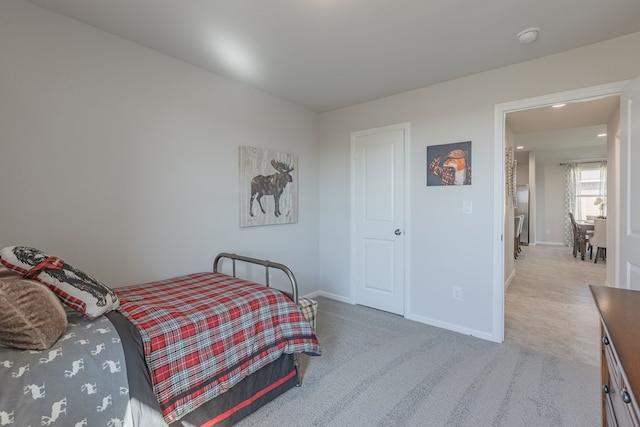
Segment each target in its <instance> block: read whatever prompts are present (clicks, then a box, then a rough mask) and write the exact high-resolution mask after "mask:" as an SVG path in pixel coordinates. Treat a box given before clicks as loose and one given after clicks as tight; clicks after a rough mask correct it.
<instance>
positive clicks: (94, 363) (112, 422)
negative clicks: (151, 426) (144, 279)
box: [0, 311, 132, 427]
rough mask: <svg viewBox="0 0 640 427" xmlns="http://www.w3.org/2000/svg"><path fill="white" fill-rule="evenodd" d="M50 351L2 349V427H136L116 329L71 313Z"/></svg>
mask: <svg viewBox="0 0 640 427" xmlns="http://www.w3.org/2000/svg"><path fill="white" fill-rule="evenodd" d="M67 315H68V320H69V326H68V327H67V330H66V332H65V333H64V334H63V336H62V337H60V339H59V340H58V342H56V343H55V344H54V345H53V346H52V347H51V348H50V349H48V350H43V351H29V350H17V349H14V348H8V347H3V346H0V426H31V427H36V426H64V427H67V426H109V427H120V426H124V425H132V422H131V414H130V413H129V410H128V409H127V408H128V405H127V403H128V401H129V383H128V381H127V371H126V364H125V359H124V353H123V350H122V344H121V342H120V338H119V336H118V333H117V332H116V329H115V328H114V327H113V325H112V324H111V322H110V321H109V319H107V318H106V317H104V316H102V317H99V318H97V319H87V318H85V317H83V316H82V315H81V314H79V313H76V312H72V311H68V312H67Z"/></svg>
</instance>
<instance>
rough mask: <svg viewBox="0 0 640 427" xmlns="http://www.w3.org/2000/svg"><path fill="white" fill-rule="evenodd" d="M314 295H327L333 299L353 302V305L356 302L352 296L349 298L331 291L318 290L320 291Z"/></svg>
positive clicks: (348, 302)
mask: <svg viewBox="0 0 640 427" xmlns="http://www.w3.org/2000/svg"><path fill="white" fill-rule="evenodd" d="M314 295H315V296H319V297H325V298H329V299H333V300H336V301H340V302H344V303H347V304H351V305H353V304H355V303H354V302H353V301H352V300H351V298H347V297H345V296H342V295H338V294H334V293H331V292H325V291H318V292H314Z"/></svg>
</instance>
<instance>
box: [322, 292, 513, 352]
mask: <svg viewBox="0 0 640 427" xmlns="http://www.w3.org/2000/svg"><path fill="white" fill-rule="evenodd" d="M309 295H314V296H321V297H325V298H329V299H333V300H336V301H339V302H344V303H346V304H351V305H353V304H355V303H354V302H353V301H352V300H351V298H347V297H344V296H342V295H337V294H333V293H331V292H325V291H318V292H314V293H312V294H309ZM404 318H405V319H407V320H413V321H414V322H419V323H424V324H425V325H429V326H435V327H436V328H442V329H446V330H449V331H452V332H458V333H461V334H464V335H471V336H472V337H476V338H480V339H483V340H486V341H492V342H498V343H500V342H502V341H500V340H498V339H496V338H495V337H494V336H493V335H491V334H489V333H486V332H483V331H478V330H476V329H469V328H464V327H461V326H459V325H454V324H453V323H447V322H440V321H437V320H434V319H429V318H427V317H423V316H417V315H414V314H406V315H405V316H404Z"/></svg>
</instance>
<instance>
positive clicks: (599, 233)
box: [589, 219, 607, 263]
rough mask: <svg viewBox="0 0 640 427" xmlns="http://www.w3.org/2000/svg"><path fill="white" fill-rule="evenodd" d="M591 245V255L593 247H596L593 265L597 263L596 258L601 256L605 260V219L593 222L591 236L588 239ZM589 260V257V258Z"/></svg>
mask: <svg viewBox="0 0 640 427" xmlns="http://www.w3.org/2000/svg"><path fill="white" fill-rule="evenodd" d="M589 242H590V244H591V254H593V247H594V246H595V247H596V256H595V259H594V260H593V262H594V263H596V262H598V257H599V256H601V257H602V259H603V260H606V259H607V220H606V219H594V220H593V236H591V238H590V239H589ZM589 259H591V255H590V256H589Z"/></svg>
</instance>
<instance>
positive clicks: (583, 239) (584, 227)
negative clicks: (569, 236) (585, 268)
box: [576, 219, 594, 260]
mask: <svg viewBox="0 0 640 427" xmlns="http://www.w3.org/2000/svg"><path fill="white" fill-rule="evenodd" d="M576 224H578V228H579V231H580V234H579V241H580V258H581V259H582V260H584V259H585V257H586V255H587V241H588V239H587V233H588V232H589V231H593V229H594V223H593V220H590V219H578V220H576Z"/></svg>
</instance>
